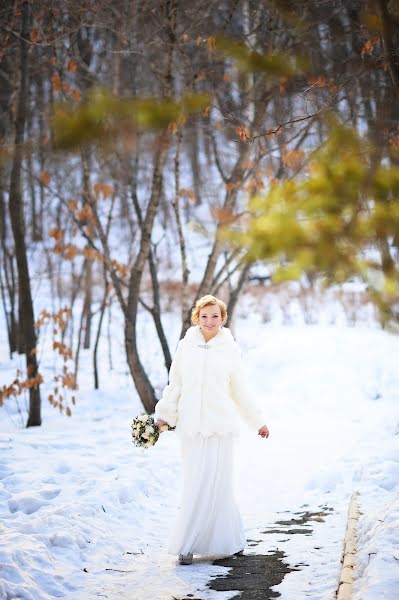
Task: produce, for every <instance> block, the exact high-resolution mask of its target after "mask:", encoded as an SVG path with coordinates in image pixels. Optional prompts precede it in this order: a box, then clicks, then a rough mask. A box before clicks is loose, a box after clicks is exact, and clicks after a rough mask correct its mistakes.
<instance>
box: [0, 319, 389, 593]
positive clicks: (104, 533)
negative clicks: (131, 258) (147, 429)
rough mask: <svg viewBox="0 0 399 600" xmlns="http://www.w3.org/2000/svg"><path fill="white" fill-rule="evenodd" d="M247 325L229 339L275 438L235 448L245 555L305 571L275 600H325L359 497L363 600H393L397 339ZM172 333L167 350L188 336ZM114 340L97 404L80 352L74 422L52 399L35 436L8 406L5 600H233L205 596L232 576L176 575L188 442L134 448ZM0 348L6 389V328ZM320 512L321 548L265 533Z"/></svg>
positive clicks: (195, 571)
mask: <svg viewBox="0 0 399 600" xmlns="http://www.w3.org/2000/svg"><path fill="white" fill-rule="evenodd" d="M244 316H245V315H241V316H240V318H238V319H237V323H236V327H235V335H236V338H237V340H238V341H239V343H240V344H241V345H242V347H243V349H244V353H245V356H246V360H247V362H248V364H249V367H250V369H251V371H252V373H253V377H254V380H255V382H256V387H257V390H258V392H259V394H260V395H261V397H262V398H263V399H264V404H265V407H266V411H267V414H268V425H269V427H270V430H271V437H270V439H269V440H262V439H260V438H259V437H257V436H256V435H254V434H252V433H251V432H249V431H248V430H246V429H245V428H244V429H243V432H242V435H241V438H240V440H239V442H238V444H237V447H236V483H237V497H238V501H239V504H240V506H241V510H242V513H243V516H244V520H245V523H246V526H247V531H248V538H249V539H252V540H260V542H259V544H258V545H257V546H248V549H247V551H248V552H254V553H258V552H263V553H264V552H267V551H269V550H274V549H276V548H279V549H281V550H283V551H284V552H285V553H286V559H285V560H286V562H288V563H289V564H290V565H298V564H299V565H300V570H298V571H293V572H291V573H289V574H288V575H287V576H286V577H285V579H284V581H283V583H282V584H281V585H279V586H278V587H277V588H276V591H278V592H279V593H280V594H281V598H282V600H302V599H304V598H307V599H312V600H332V599H333V598H334V593H335V589H336V587H337V581H338V576H339V568H340V564H339V563H340V558H341V551H342V540H343V536H344V531H345V526H346V512H347V508H348V502H349V498H350V495H351V493H352V492H353V491H355V490H359V491H360V494H361V496H360V502H361V507H362V511H363V513H364V514H363V516H362V517H361V520H360V523H359V535H360V540H359V567H358V571H357V574H358V579H357V582H356V589H355V600H381V598H384V599H385V600H397V599H398V597H399V568H398V559H399V554H398V548H399V544H398V542H399V534H398V531H399V529H398V526H397V523H398V517H399V503H398V489H399V486H398V481H399V446H398V440H399V437H398V436H399V371H398V368H397V362H398V356H399V338H397V337H394V336H391V335H389V334H387V333H384V332H382V331H380V330H378V329H376V328H375V327H372V326H371V327H366V326H361V327H344V326H335V327H333V326H327V325H326V326H321V325H313V326H308V327H305V326H301V325H293V326H291V327H285V326H282V325H274V324H273V323H269V324H263V323H262V322H261V318H259V317H258V316H257V315H256V314H252V315H248V316H247V317H246V318H244ZM165 319H166V322H167V330H168V332H169V336H170V340H171V347H172V348H173V346H174V343H175V342H176V341H177V336H178V332H179V324H178V322H177V321H176V320H175V319H174V318H172V317H171V316H170V315H166V316H165ZM144 326H145V325H144V324H143V328H144ZM114 327H115V335H114V336H113V344H114V347H113V353H114V369H113V370H112V371H109V369H108V361H107V357H106V354H107V352H106V349H105V344H103V346H104V347H103V348H102V352H103V354H102V356H101V359H100V365H102V368H101V371H100V380H101V386H102V387H101V390H100V391H98V392H94V391H93V390H92V372H91V353H89V352H87V353H85V352H83V353H82V359H81V361H82V362H81V365H82V366H81V376H80V391H79V394H78V403H77V405H76V407H74V411H73V416H72V417H71V418H68V417H66V416H64V415H60V414H59V412H58V411H57V410H55V409H53V408H52V407H51V406H50V405H49V404H48V403H47V401H46V400H45V401H44V402H43V426H42V427H40V428H30V429H28V430H27V429H21V428H19V422H20V420H19V417H18V413H17V411H16V408H15V402H14V401H13V400H11V399H10V400H9V401H7V403H6V405H5V406H4V407H3V408H2V409H1V413H0V414H1V420H0V598H7V599H8V600H11V599H12V598H15V599H16V598H19V599H21V600H22V599H23V600H47V599H49V598H57V597H60V598H62V597H64V598H68V599H71V600H92V599H95V598H101V597H103V598H109V599H111V600H123V599H126V600H127V599H129V600H171V599H172V598H178V599H179V598H182V597H186V596H187V594H190V593H191V594H193V595H194V597H195V598H201V599H203V600H205V599H209V598H215V599H220V600H224V599H227V598H231V597H232V596H233V595H234V594H230V593H224V592H214V591H210V590H209V589H208V588H207V586H206V583H207V581H208V580H209V579H210V577H211V576H212V575H214V574H217V573H224V572H226V569H225V568H223V567H216V566H212V565H211V563H210V561H208V560H201V561H200V562H197V563H195V564H193V565H192V566H189V567H182V566H179V565H177V564H176V557H174V556H169V555H168V554H166V551H165V547H166V539H167V535H168V530H169V527H170V524H171V523H172V521H173V515H174V514H175V511H176V507H177V505H178V501H179V492H178V490H179V485H180V477H181V473H180V466H179V442H178V439H177V436H176V434H175V433H173V432H168V433H165V434H162V436H161V439H160V441H159V442H158V444H157V445H156V446H155V447H154V448H151V449H149V450H141V449H137V448H135V447H134V446H133V445H132V443H131V439H130V422H131V420H132V418H133V417H134V416H136V415H137V414H138V413H140V412H142V411H141V408H140V404H139V402H138V400H137V396H136V393H135V390H134V387H133V385H132V382H131V380H130V377H129V375H128V373H127V367H126V365H125V360H124V354H123V340H122V329H121V328H120V326H119V324H118V321H117V320H115V325H114ZM0 335H1V340H0V377H1V381H0V385H2V384H3V382H4V383H5V382H8V381H10V380H11V378H12V377H13V375H14V374H15V367H16V366H17V364H19V363H20V361H21V360H22V359H21V358H15V360H14V362H10V361H9V359H8V357H7V348H6V340H5V336H4V327H3V328H2V333H1V334H0ZM142 335H144V331H142ZM146 335H147V337H149V338H150V337H151V336H148V334H146ZM143 359H144V360H145V361H146V362H147V364H149V365H150V371H151V376H152V378H153V379H154V378H155V380H156V381H157V382H158V385H159V386H160V387H162V385H163V384H164V383H165V379H166V373H165V369H164V366H163V361H162V360H161V357H160V354H159V349H158V346H155V344H154V345H151V343H148V345H147V347H146V350H145V353H144V356H143ZM323 507H324V509H325V507H327V509H329V510H327V511H326V512H328V515H327V516H326V517H324V520H315V521H311V523H309V525H311V527H312V529H313V533H312V535H300V534H298V535H292V536H291V537H290V538H289V539H288V536H281V535H276V534H273V533H264V531H265V530H270V527H271V526H273V524H274V523H275V521H278V520H281V519H287V518H288V519H289V518H291V516H292V514H293V513H295V512H300V511H304V510H308V511H310V512H318V511H320V510H323Z"/></svg>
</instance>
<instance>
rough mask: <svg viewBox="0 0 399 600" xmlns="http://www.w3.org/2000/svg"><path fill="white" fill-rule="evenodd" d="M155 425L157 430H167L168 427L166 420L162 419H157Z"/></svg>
mask: <svg viewBox="0 0 399 600" xmlns="http://www.w3.org/2000/svg"><path fill="white" fill-rule="evenodd" d="M156 426H157V427H158V429H159V431H167V430H168V429H169V425H168V424H167V422H166V421H162V419H158V420H157V422H156Z"/></svg>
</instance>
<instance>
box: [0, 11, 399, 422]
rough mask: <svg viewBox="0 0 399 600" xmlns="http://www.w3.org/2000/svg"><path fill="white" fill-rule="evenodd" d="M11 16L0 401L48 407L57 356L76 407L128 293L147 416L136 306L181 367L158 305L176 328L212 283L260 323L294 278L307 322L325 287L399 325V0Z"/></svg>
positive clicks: (130, 334)
mask: <svg viewBox="0 0 399 600" xmlns="http://www.w3.org/2000/svg"><path fill="white" fill-rule="evenodd" d="M0 19H1V31H0V78H1V88H0V89H1V92H0V143H1V161H0V289H1V303H2V310H3V311H4V315H5V321H6V324H7V337H8V344H9V351H10V356H12V355H15V353H20V354H24V355H25V357H26V368H25V369H24V370H23V371H22V370H18V372H17V373H16V377H15V379H14V380H13V381H1V382H0V405H2V404H3V403H5V402H11V401H16V402H17V403H18V402H19V400H20V398H21V397H22V398H23V399H24V401H25V403H26V406H25V408H24V407H23V406H21V408H20V414H21V419H22V421H24V418H25V414H26V415H27V419H26V424H27V425H28V426H33V425H40V424H41V402H42V400H43V398H42V396H43V393H41V390H42V389H43V384H47V387H46V389H48V386H49V385H50V382H49V381H45V379H44V375H43V374H44V373H45V372H49V371H48V370H46V369H45V365H46V364H47V365H51V366H52V375H51V386H52V388H53V389H52V390H51V391H50V392H49V393H48V394H47V398H46V401H47V399H48V401H49V402H50V403H51V404H52V405H53V406H54V407H55V408H56V409H58V410H60V411H61V412H63V413H65V414H66V415H68V416H71V415H72V414H73V405H74V404H75V402H76V397H77V392H76V390H77V389H78V381H79V364H80V361H79V359H80V355H81V351H82V349H85V350H87V351H90V352H91V353H92V356H93V374H94V381H93V385H94V387H96V388H98V387H99V386H100V385H101V377H102V376H103V375H104V372H105V371H106V370H107V368H112V337H113V336H114V335H115V333H116V332H115V331H114V329H113V323H112V311H113V310H118V311H120V314H121V315H122V318H123V323H124V345H125V351H126V361H127V365H128V368H129V370H130V373H131V376H132V378H133V380H134V384H135V386H136V389H137V392H138V394H139V396H140V399H141V401H142V403H143V406H144V408H145V410H147V411H148V412H152V411H153V409H154V406H155V402H156V400H157V393H156V390H155V388H154V383H153V382H152V381H151V379H150V376H149V365H148V364H146V363H144V362H143V359H142V355H143V348H144V347H145V345H146V336H144V337H143V336H141V337H140V336H138V335H137V331H138V325H139V322H140V319H143V318H144V317H145V318H147V316H148V315H147V313H148V314H149V315H150V316H151V319H152V320H153V323H154V327H155V330H156V332H157V336H158V339H159V343H160V345H161V348H162V352H163V357H164V364H165V379H166V377H167V371H168V369H169V367H170V363H171V356H172V354H173V348H171V347H170V342H169V341H168V335H167V333H166V332H165V328H164V323H163V318H162V315H164V314H165V313H167V312H168V311H172V312H174V313H176V311H178V312H179V314H180V315H181V333H182V334H183V333H184V331H185V330H186V328H187V327H188V324H189V314H190V308H191V307H192V305H193V304H194V302H195V300H196V299H197V298H198V297H200V296H201V295H203V294H204V293H213V294H218V295H221V296H222V297H223V298H224V299H225V300H226V302H227V304H228V309H229V314H230V322H229V324H231V323H232V322H233V319H234V315H235V309H236V307H237V305H238V302H239V299H240V296H241V295H242V294H243V293H246V294H249V295H251V296H252V298H253V299H254V300H255V304H256V305H257V307H258V309H260V310H262V311H263V315H264V319H265V320H267V318H268V316H267V313H268V308H267V306H268V304H267V303H268V301H270V298H272V297H277V298H278V302H279V304H280V305H281V306H282V309H283V312H284V306H287V305H288V304H289V301H290V298H291V297H292V295H293V294H294V295H295V296H296V298H297V300H298V301H299V303H300V306H301V307H302V310H303V314H304V319H305V321H307V322H312V321H313V320H314V318H315V313H314V307H315V305H316V304H317V302H318V301H319V299H320V294H324V293H326V292H323V290H325V289H326V287H325V286H330V288H331V289H332V290H333V293H334V294H335V297H336V298H338V299H339V300H340V301H341V302H342V305H343V306H344V309H345V311H346V314H347V318H348V321H349V322H351V323H353V322H355V321H356V319H357V318H358V316H359V315H360V313H361V310H362V307H364V306H365V305H367V306H373V307H375V316H376V318H377V319H378V321H379V322H380V323H381V325H382V326H383V327H388V328H391V329H394V330H396V328H397V322H398V314H399V312H398V245H399V235H398V231H399V229H398V227H399V205H398V202H397V195H398V192H399V169H398V150H399V127H398V108H397V103H398V94H399V62H398V50H399V45H398V44H399V38H398V31H399V29H398V26H399V5H398V2H396V1H393V0H391V1H388V0H378V1H370V2H361V1H355V0H351V1H344V0H332V1H331V2H325V1H323V0H309V1H306V2H291V1H290V0H284V1H275V2H273V1H265V2H253V1H251V0H235V1H229V2H223V1H219V0H218V1H217V2H213V1H207V2H204V3H197V4H192V3H189V2H184V0H165V1H163V2H152V1H140V2H136V1H119V2H114V1H113V2H107V1H102V0H101V1H96V2H74V1H68V2H55V1H50V2H46V3H44V2H41V1H33V2H27V1H22V2H19V1H18V2H5V3H3V4H2V8H1V12H0ZM292 281H296V284H295V285H293V284H292ZM39 290H40V293H39ZM262 307H263V308H262ZM287 314H288V313H287ZM288 318H289V317H288V316H287V319H288ZM107 321H108V323H107ZM105 328H107V332H106V335H103V337H101V334H102V332H103V331H104V329H105ZM100 340H101V343H108V346H109V350H108V359H109V360H108V363H109V364H108V366H105V365H102V366H101V368H99V366H98V364H97V352H98V346H99V343H100Z"/></svg>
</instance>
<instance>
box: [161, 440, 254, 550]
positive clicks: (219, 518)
mask: <svg viewBox="0 0 399 600" xmlns="http://www.w3.org/2000/svg"><path fill="white" fill-rule="evenodd" d="M181 450H182V462H183V491H182V498H181V505H180V510H179V511H178V514H177V519H176V522H175V526H174V528H173V530H172V533H171V536H170V540H169V546H168V552H169V553H170V554H189V553H191V554H205V555H213V556H214V555H217V556H219V555H220V556H229V555H231V554H234V553H235V552H238V551H239V550H242V549H243V548H244V546H245V543H246V539H245V533H244V526H243V522H242V519H241V515H240V513H239V510H238V508H237V505H236V502H235V499H234V482H233V450H234V438H233V436H232V435H225V436H221V435H212V436H208V437H204V436H202V435H200V434H197V435H196V436H194V437H185V436H182V438H181Z"/></svg>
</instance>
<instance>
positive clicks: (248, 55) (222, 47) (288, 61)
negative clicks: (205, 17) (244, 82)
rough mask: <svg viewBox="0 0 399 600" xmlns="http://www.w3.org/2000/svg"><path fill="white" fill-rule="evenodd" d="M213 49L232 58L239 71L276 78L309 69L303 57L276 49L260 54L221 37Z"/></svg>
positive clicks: (286, 76) (287, 76) (290, 75)
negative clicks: (260, 73)
mask: <svg viewBox="0 0 399 600" xmlns="http://www.w3.org/2000/svg"><path fill="white" fill-rule="evenodd" d="M215 49H216V52H219V53H220V54H222V55H223V56H228V57H230V58H232V59H234V60H235V61H236V63H237V66H238V68H239V69H240V70H241V71H244V72H251V73H253V72H262V73H266V74H267V75H269V76H271V77H273V78H276V79H280V78H289V77H293V76H295V75H298V74H300V73H301V72H305V71H307V70H308V69H309V63H308V61H307V60H306V59H305V58H304V57H300V56H290V55H288V54H286V53H283V52H278V51H273V52H267V53H265V54H260V53H259V52H254V51H252V50H250V49H249V48H248V47H247V46H246V45H245V44H242V43H239V42H235V41H233V40H228V39H226V38H223V37H217V38H216V46H215Z"/></svg>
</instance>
